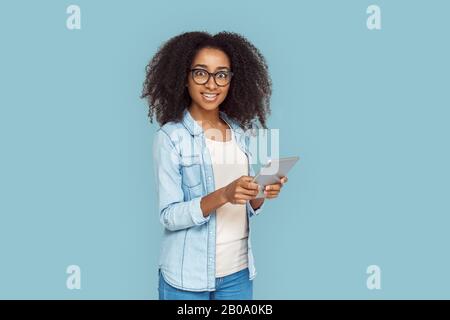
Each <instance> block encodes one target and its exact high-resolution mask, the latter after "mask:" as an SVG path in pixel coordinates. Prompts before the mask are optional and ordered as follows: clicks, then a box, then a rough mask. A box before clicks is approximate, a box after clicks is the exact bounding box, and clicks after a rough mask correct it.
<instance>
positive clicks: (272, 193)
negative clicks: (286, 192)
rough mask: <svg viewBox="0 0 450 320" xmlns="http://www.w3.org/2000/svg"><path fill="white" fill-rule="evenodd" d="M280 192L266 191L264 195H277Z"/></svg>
mask: <svg viewBox="0 0 450 320" xmlns="http://www.w3.org/2000/svg"><path fill="white" fill-rule="evenodd" d="M279 194H280V192H279V191H264V195H268V196H277V195H279Z"/></svg>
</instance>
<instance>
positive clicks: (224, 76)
mask: <svg viewBox="0 0 450 320" xmlns="http://www.w3.org/2000/svg"><path fill="white" fill-rule="evenodd" d="M216 77H217V78H219V79H227V78H228V72H227V71H220V72H217V75H216Z"/></svg>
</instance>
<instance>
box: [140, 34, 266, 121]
mask: <svg viewBox="0 0 450 320" xmlns="http://www.w3.org/2000/svg"><path fill="white" fill-rule="evenodd" d="M203 48H215V49H219V50H222V51H223V52H225V54H226V55H227V56H228V58H229V59H230V63H231V70H232V71H233V80H232V81H231V83H230V88H229V90H228V94H227V97H226V98H225V100H224V101H223V102H222V104H221V105H220V106H219V110H221V111H223V112H225V113H226V114H227V116H229V117H230V118H232V119H234V120H235V121H236V122H237V123H238V124H239V125H240V126H241V127H242V128H243V129H248V128H252V127H255V126H258V125H257V123H256V119H257V120H259V123H260V125H261V126H262V127H263V128H267V126H266V118H267V115H269V114H270V96H271V94H272V82H271V79H270V76H269V72H268V66H267V63H266V60H265V58H264V57H263V55H262V54H261V53H260V51H259V50H258V49H257V48H256V47H255V46H254V45H253V44H251V43H250V42H249V41H248V40H247V39H246V38H245V37H243V36H241V35H239V34H237V33H233V32H220V33H217V34H215V35H211V34H209V33H207V32H186V33H182V34H180V35H178V36H175V37H173V38H171V39H169V40H168V41H167V42H165V43H164V44H163V45H162V46H161V47H160V48H159V49H158V51H157V53H156V54H155V55H154V56H153V58H152V59H151V60H150V62H149V64H148V65H147V66H146V78H145V81H144V85H143V90H142V95H141V98H142V99H143V98H146V99H147V102H148V106H149V112H148V117H149V118H150V122H153V116H154V115H155V114H156V119H157V121H158V122H159V124H160V125H161V126H162V125H164V124H165V123H167V122H170V121H175V122H179V121H181V118H182V115H183V111H184V110H185V109H186V108H188V107H189V105H190V103H191V97H190V95H189V92H188V88H187V87H186V79H187V74H188V71H187V70H189V69H190V67H191V63H192V60H193V59H194V57H195V55H196V54H197V52H198V51H199V50H200V49H203Z"/></svg>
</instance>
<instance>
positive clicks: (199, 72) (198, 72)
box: [194, 69, 206, 77]
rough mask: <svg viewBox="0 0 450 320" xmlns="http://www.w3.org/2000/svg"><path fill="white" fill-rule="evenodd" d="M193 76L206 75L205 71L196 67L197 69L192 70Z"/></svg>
mask: <svg viewBox="0 0 450 320" xmlns="http://www.w3.org/2000/svg"><path fill="white" fill-rule="evenodd" d="M194 76H197V77H204V76H206V71H205V70H201V69H197V70H195V71H194Z"/></svg>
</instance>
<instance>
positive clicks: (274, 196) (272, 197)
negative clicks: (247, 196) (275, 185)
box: [265, 193, 278, 199]
mask: <svg viewBox="0 0 450 320" xmlns="http://www.w3.org/2000/svg"><path fill="white" fill-rule="evenodd" d="M276 197H278V193H277V194H268V195H265V198H266V199H274V198H276Z"/></svg>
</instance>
